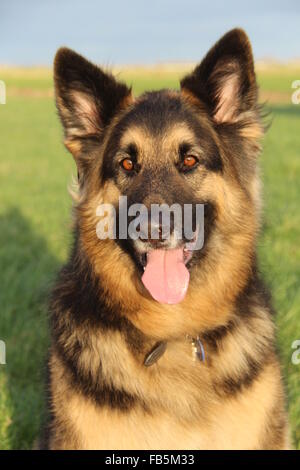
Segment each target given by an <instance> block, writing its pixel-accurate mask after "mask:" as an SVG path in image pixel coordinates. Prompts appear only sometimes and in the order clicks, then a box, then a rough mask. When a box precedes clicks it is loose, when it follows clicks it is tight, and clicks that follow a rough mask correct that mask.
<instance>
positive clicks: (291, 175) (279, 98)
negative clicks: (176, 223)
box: [0, 66, 300, 449]
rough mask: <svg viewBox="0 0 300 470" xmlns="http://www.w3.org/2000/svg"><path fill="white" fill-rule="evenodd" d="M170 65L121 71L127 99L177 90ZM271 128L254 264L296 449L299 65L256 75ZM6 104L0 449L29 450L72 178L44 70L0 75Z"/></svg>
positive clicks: (0, 108) (66, 238)
mask: <svg viewBox="0 0 300 470" xmlns="http://www.w3.org/2000/svg"><path fill="white" fill-rule="evenodd" d="M179 74H180V73H179V72H178V70H176V69H170V68H163V67H161V68H156V69H154V70H150V69H149V70H146V71H145V70H143V69H135V70H134V69H131V70H127V71H126V72H123V73H121V74H120V76H121V77H123V78H125V79H126V80H127V81H129V82H131V83H132V84H133V89H134V91H135V92H136V93H140V92H141V91H142V90H144V89H145V88H160V87H166V86H171V87H176V86H177V78H178V75H179ZM258 74H259V83H260V85H261V89H262V95H261V96H262V99H263V100H264V101H265V100H269V105H268V107H269V110H270V111H271V113H272V116H273V123H272V126H271V128H270V130H269V132H268V134H267V136H266V138H265V141H264V151H263V155H262V157H261V167H262V176H263V181H264V200H265V217H264V227H263V233H262V235H261V238H260V242H259V253H260V266H261V269H262V271H263V273H264V276H265V278H266V280H267V281H268V283H269V285H270V286H271V288H272V291H273V296H274V305H275V307H276V310H277V317H276V323H277V327H278V330H277V331H278V333H277V335H278V345H279V351H280V355H281V358H282V364H283V373H284V376H285V380H286V385H287V390H288V397H289V414H290V421H291V427H292V433H293V439H294V444H295V447H296V448H298V449H300V365H298V366H297V365H293V364H292V362H291V355H292V352H293V350H292V349H291V344H292V342H293V341H294V340H296V339H300V289H299V286H300V243H299V240H300V211H299V205H300V185H299V181H300V104H299V105H298V106H296V105H292V104H291V93H292V90H291V83H292V81H294V80H296V79H300V69H299V68H298V69H297V68H292V67H290V68H287V67H283V66H281V67H271V68H264V67H262V68H261V69H260V68H259V69H258ZM0 80H4V81H5V83H6V86H7V103H6V105H0V142H1V143H0V178H1V179H0V181H1V185H0V266H1V269H0V308H1V311H0V340H4V341H5V343H6V350H7V357H6V362H7V364H6V365H0V449H20V448H22V449H27V448H30V447H31V445H32V443H33V440H34V438H35V437H36V435H37V433H38V429H39V424H40V420H41V418H42V415H43V381H44V369H43V364H44V359H45V354H46V350H47V345H48V332H47V321H46V310H47V308H46V303H47V294H48V292H49V288H50V286H51V283H52V281H53V278H54V276H55V273H56V272H57V270H58V269H59V267H60V266H61V264H62V263H63V261H64V260H65V259H66V256H67V252H68V247H69V243H70V235H69V232H70V223H71V222H70V206H71V202H70V197H69V195H68V193H67V184H68V183H69V182H70V180H71V175H72V173H73V172H75V168H74V164H73V161H72V158H71V156H70V155H69V154H67V152H66V151H65V150H64V148H63V146H62V143H61V140H62V139H61V137H62V134H61V129H60V125H59V122H58V118H57V115H56V111H55V107H54V103H53V98H52V79H51V75H50V73H49V71H48V70H46V69H36V70H32V69H29V70H19V69H14V70H11V69H2V70H1V69H0Z"/></svg>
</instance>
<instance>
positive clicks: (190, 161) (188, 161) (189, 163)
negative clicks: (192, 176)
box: [183, 155, 199, 170]
mask: <svg viewBox="0 0 300 470" xmlns="http://www.w3.org/2000/svg"><path fill="white" fill-rule="evenodd" d="M198 162H199V160H198V158H197V157H194V155H186V156H185V157H184V159H183V170H189V169H191V168H194V167H195V166H196V165H197V163H198Z"/></svg>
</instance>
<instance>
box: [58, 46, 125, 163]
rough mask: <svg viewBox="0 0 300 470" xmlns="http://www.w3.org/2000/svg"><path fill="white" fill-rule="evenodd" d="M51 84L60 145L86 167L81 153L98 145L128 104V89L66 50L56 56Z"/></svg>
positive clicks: (63, 49)
mask: <svg viewBox="0 0 300 470" xmlns="http://www.w3.org/2000/svg"><path fill="white" fill-rule="evenodd" d="M54 83H55V95H56V104H57V108H58V112H59V115H60V118H61V121H62V124H63V127H64V134H65V140H64V143H65V145H66V147H67V148H68V150H69V151H70V152H71V153H72V154H73V156H74V158H75V160H76V163H77V165H78V167H80V166H82V165H86V164H87V162H84V160H86V158H88V157H84V155H83V153H84V150H85V149H86V147H87V145H93V144H96V145H97V144H98V145H99V143H100V142H101V137H102V133H103V130H104V128H105V127H106V126H107V125H108V124H109V123H110V121H111V119H112V118H113V117H114V115H115V114H116V113H117V112H118V111H120V110H121V109H123V108H124V107H126V106H127V105H128V104H129V103H130V102H131V99H132V98H131V90H130V89H129V88H127V86H126V85H125V84H123V83H118V82H117V81H116V80H115V78H114V77H113V76H112V75H110V74H108V73H105V72H103V71H102V70H101V69H100V68H99V67H97V66H95V65H94V64H92V63H91V62H89V61H88V60H86V59H85V58H84V57H82V56H80V55H79V54H77V53H76V52H74V51H72V50H70V49H67V48H61V49H59V50H58V52H57V53H56V56H55V60H54Z"/></svg>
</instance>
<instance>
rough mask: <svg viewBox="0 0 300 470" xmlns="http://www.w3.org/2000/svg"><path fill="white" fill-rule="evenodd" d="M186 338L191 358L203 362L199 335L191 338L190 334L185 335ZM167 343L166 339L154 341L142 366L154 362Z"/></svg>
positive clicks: (161, 353) (203, 353)
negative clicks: (190, 349) (190, 347)
mask: <svg viewBox="0 0 300 470" xmlns="http://www.w3.org/2000/svg"><path fill="white" fill-rule="evenodd" d="M186 339H187V340H188V341H189V342H190V343H191V345H192V352H193V358H194V359H195V360H196V359H197V360H199V361H201V362H204V360H205V352H204V347H203V344H202V342H201V340H200V338H199V336H197V338H193V337H192V336H189V335H186ZM167 345H168V343H167V342H166V341H159V342H158V343H155V345H154V346H153V348H152V349H151V351H150V352H149V353H148V354H146V356H145V359H144V366H145V367H150V366H152V365H153V364H155V363H156V362H157V361H158V360H159V359H160V358H161V357H162V356H163V354H164V353H165V351H166V349H167Z"/></svg>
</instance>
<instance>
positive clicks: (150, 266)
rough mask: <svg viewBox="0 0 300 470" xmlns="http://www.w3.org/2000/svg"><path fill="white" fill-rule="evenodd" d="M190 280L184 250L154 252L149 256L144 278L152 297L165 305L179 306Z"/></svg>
mask: <svg viewBox="0 0 300 470" xmlns="http://www.w3.org/2000/svg"><path fill="white" fill-rule="evenodd" d="M189 280H190V273H189V271H188V270H187V268H186V267H185V264H184V259H183V249H182V248H176V249H173V250H153V251H151V252H150V253H149V254H148V257H147V265H146V268H145V272H144V274H143V276H142V281H143V284H144V286H145V287H146V288H147V289H148V291H149V292H150V294H151V295H152V297H153V298H154V299H155V300H157V301H158V302H161V303H163V304H178V303H179V302H181V301H182V300H183V299H184V296H185V294H186V291H187V288H188V285H189Z"/></svg>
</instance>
